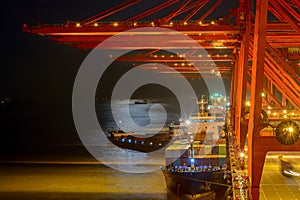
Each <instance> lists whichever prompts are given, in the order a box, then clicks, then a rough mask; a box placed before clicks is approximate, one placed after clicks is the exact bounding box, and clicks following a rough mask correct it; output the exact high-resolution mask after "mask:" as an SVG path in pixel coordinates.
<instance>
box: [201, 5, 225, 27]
mask: <svg viewBox="0 0 300 200" xmlns="http://www.w3.org/2000/svg"><path fill="white" fill-rule="evenodd" d="M222 2H223V0H218V1H217V2H216V3H215V4H214V5H213V6H212V7H211V8H210V9H209V10H208V11H207V12H206V13H205V14H204V15H202V16H201V17H200V18H199V19H198V22H201V21H202V20H204V19H205V18H206V17H207V16H208V15H210V14H211V13H212V12H213V11H214V10H215V9H216V8H217V7H218V6H219V5H220V4H221V3H222Z"/></svg>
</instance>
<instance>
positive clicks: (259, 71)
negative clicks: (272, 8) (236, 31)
mask: <svg viewBox="0 0 300 200" xmlns="http://www.w3.org/2000/svg"><path fill="white" fill-rule="evenodd" d="M267 14H268V0H257V1H256V12H255V26H254V44H253V62H252V75H251V90H250V113H249V123H248V174H249V177H250V181H251V193H252V198H253V199H259V183H260V178H261V174H262V167H263V166H261V163H259V162H257V160H256V158H255V156H256V150H257V149H256V148H255V147H254V144H255V142H256V138H255V137H256V136H257V135H259V131H260V129H259V128H260V127H259V126H260V118H261V105H262V99H261V98H262V97H261V93H262V91H263V80H264V53H265V43H266V32H267ZM254 169H255V173H254V172H253V170H254ZM260 169H261V170H260Z"/></svg>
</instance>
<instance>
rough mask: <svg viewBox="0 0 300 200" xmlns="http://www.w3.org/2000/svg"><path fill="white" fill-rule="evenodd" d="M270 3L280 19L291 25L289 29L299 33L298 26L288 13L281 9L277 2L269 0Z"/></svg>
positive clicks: (299, 27)
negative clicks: (279, 15)
mask: <svg viewBox="0 0 300 200" xmlns="http://www.w3.org/2000/svg"><path fill="white" fill-rule="evenodd" d="M269 1H270V3H271V4H272V5H273V6H274V8H275V9H277V11H278V12H279V13H280V14H281V15H282V17H283V18H284V19H285V20H286V21H287V22H288V23H289V24H290V25H291V27H292V28H293V29H294V30H295V31H297V32H298V33H300V26H299V25H298V24H297V22H295V21H294V20H293V19H292V18H291V17H290V16H289V13H288V12H287V11H286V10H285V9H283V8H282V6H281V5H280V4H279V3H278V2H277V0H269Z"/></svg>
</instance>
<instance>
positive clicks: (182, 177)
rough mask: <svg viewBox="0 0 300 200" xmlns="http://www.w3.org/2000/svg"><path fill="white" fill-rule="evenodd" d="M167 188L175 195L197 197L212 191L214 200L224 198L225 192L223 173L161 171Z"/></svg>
mask: <svg viewBox="0 0 300 200" xmlns="http://www.w3.org/2000/svg"><path fill="white" fill-rule="evenodd" d="M162 172H163V175H164V177H165V181H166V186H167V188H168V189H169V190H170V191H172V192H174V193H175V194H176V195H178V196H179V195H182V194H187V195H197V194H203V193H207V192H209V191H214V192H215V193H216V199H222V198H224V193H225V191H226V190H227V188H228V187H227V186H226V180H225V179H224V173H222V172H221V171H215V172H214V171H207V172H192V171H191V172H170V171H168V170H163V171H162ZM214 183H215V184H214Z"/></svg>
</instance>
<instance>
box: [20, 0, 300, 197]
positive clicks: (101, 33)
mask: <svg viewBox="0 0 300 200" xmlns="http://www.w3.org/2000/svg"><path fill="white" fill-rule="evenodd" d="M141 1H142V0H127V1H124V2H123V3H121V4H119V5H116V6H114V7H112V8H110V9H108V10H105V11H102V12H100V13H98V14H96V15H93V16H91V17H88V18H86V19H84V20H82V21H81V22H68V23H65V24H62V25H40V26H37V27H28V26H27V25H24V31H25V32H28V33H34V34H38V35H41V36H46V37H48V38H49V39H51V40H55V41H57V42H59V43H62V44H68V45H71V46H74V47H76V48H79V49H92V48H94V47H96V46H97V45H98V44H99V43H100V42H102V41H104V40H106V39H107V38H109V37H110V36H113V35H115V34H117V33H120V32H123V31H126V30H129V29H133V28H138V27H164V28H169V29H172V30H176V31H179V32H181V33H184V34H186V35H188V36H190V37H191V38H192V39H194V40H196V41H197V42H198V43H199V44H201V46H202V47H204V48H205V49H206V50H207V52H208V54H209V58H204V57H201V56H199V55H198V54H197V51H191V50H190V49H189V48H186V51H185V53H183V54H181V55H172V54H162V52H160V50H158V49H155V48H154V49H152V48H149V51H148V52H146V53H143V54H136V55H134V56H131V55H126V56H122V57H120V58H114V55H111V58H112V59H117V60H118V61H120V62H122V61H130V62H132V63H133V66H136V65H138V64H139V63H146V62H154V63H155V62H156V63H164V64H167V65H169V66H172V67H173V68H175V69H176V70H177V71H179V72H181V73H183V74H185V76H187V77H199V76H197V75H196V74H194V73H193V72H194V71H195V68H194V67H193V63H196V62H199V63H201V64H202V66H203V69H202V70H203V71H205V72H207V74H208V75H209V74H211V76H212V77H213V76H215V74H214V73H213V72H212V71H211V70H212V68H211V67H210V64H211V62H212V61H213V62H214V63H215V64H216V66H217V67H218V69H219V71H220V73H219V74H218V75H219V76H222V77H225V78H231V81H232V84H231V96H230V103H231V125H232V127H233V130H234V131H235V133H236V137H237V140H238V142H239V144H240V145H241V148H243V147H244V144H245V141H246V137H247V133H248V156H249V158H250V159H249V164H248V168H249V169H248V170H249V174H250V177H251V182H252V196H253V199H258V195H259V193H258V191H259V189H258V188H259V182H260V177H261V172H262V167H263V163H264V157H265V154H266V152H267V151H270V150H298V151H299V150H300V142H299V141H298V142H297V143H296V144H295V145H290V146H282V145H279V143H277V141H276V140H275V139H274V137H263V136H261V135H260V130H261V129H262V125H261V123H260V118H261V110H262V109H263V110H265V111H266V112H267V113H268V115H269V117H270V120H271V119H273V120H275V121H276V120H278V121H279V120H284V115H286V116H287V117H289V118H294V119H295V120H296V119H298V118H299V111H300V75H299V74H300V2H299V1H298V0H289V1H286V0H269V1H267V0H256V5H259V6H258V7H257V8H256V11H254V10H253V9H252V8H251V5H250V0H237V1H239V2H238V3H239V6H238V7H237V8H236V9H231V10H230V11H228V12H227V14H226V15H224V16H221V17H220V18H218V19H214V20H208V19H207V18H208V16H210V15H211V14H212V13H213V12H215V11H216V10H217V9H221V8H220V7H221V6H222V3H224V2H225V1H224V2H223V0H213V1H209V0H202V1H196V0H181V1H178V0H166V1H163V2H162V3H160V4H158V5H155V6H153V7H152V8H150V9H148V10H146V11H144V12H141V13H139V14H137V15H134V16H132V17H129V18H127V19H123V20H119V21H118V22H115V21H114V22H110V21H104V20H103V19H105V18H108V17H109V16H111V15H113V14H115V13H118V12H121V11H123V10H126V9H130V8H132V7H134V6H135V5H136V4H138V3H140V2H141ZM209 2H210V3H211V2H213V4H209ZM170 6H173V7H174V9H173V11H172V12H169V13H167V14H165V15H164V16H163V17H160V18H159V19H153V20H151V21H145V20H144V19H145V17H149V16H155V15H156V14H157V13H159V12H162V11H163V10H164V9H166V8H168V7H170ZM205 7H206V10H203V9H204V8H205ZM267 12H269V14H271V15H272V16H273V19H272V20H271V19H269V20H268V21H267V20H265V21H264V19H266V18H267ZM199 13H201V15H199ZM178 18H180V20H178ZM258 35H259V36H260V37H258ZM139 37H140V39H142V40H147V37H148V35H147V33H143V34H142V35H140V36H139ZM129 38H130V35H124V42H125V43H126V40H127V39H129ZM181 42H182V43H186V41H181ZM114 48H115V49H116V50H118V49H128V50H135V49H134V48H132V49H131V47H130V46H128V45H122V43H120V45H119V46H118V45H116V46H115V47H114ZM166 48H170V49H172V48H177V47H173V46H168V47H166ZM183 50H184V49H183ZM184 54H187V55H189V56H190V58H192V61H193V63H186V61H185V59H184V56H183V55H184ZM211 60H212V61H211ZM145 70H156V71H157V72H161V73H166V71H163V70H160V69H159V68H155V69H153V68H149V69H146V68H145ZM251 84H252V85H251ZM247 89H248V90H249V91H250V94H251V98H250V102H249V104H250V105H248V106H249V110H250V111H249V112H250V115H249V117H248V115H246V110H247V109H248V108H247V104H245V102H246V91H247ZM262 94H263V95H262ZM283 112H285V113H283ZM286 112H288V113H286ZM291 113H293V114H294V113H295V114H294V115H291ZM279 114H280V115H281V116H283V117H281V118H280V117H278V116H279ZM248 127H254V129H251V130H250V129H249V130H248ZM266 144H267V145H266ZM254 160H255V161H254ZM254 167H255V168H256V173H255V174H253V173H252V169H253V168H254Z"/></svg>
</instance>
